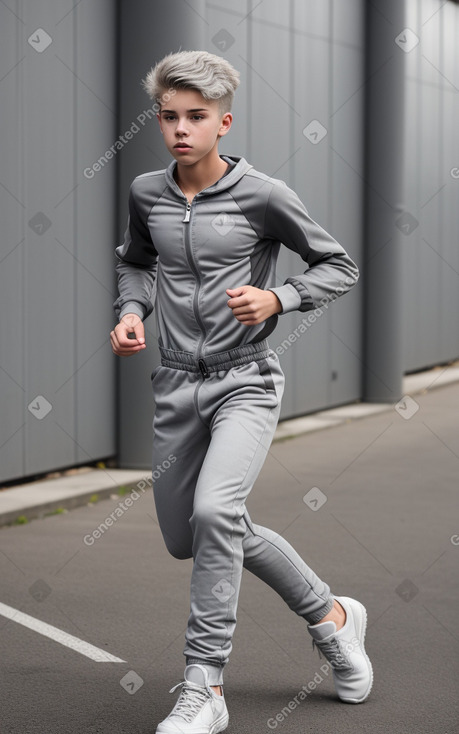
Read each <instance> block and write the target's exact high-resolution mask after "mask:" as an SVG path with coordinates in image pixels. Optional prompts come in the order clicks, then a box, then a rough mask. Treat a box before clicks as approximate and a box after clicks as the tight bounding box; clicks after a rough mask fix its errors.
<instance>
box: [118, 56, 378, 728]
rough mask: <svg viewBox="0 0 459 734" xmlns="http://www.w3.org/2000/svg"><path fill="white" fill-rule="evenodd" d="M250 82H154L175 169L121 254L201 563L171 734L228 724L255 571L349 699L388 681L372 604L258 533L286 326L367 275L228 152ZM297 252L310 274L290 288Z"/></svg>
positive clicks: (156, 454) (173, 472) (157, 486)
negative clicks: (149, 346) (280, 269)
mask: <svg viewBox="0 0 459 734" xmlns="http://www.w3.org/2000/svg"><path fill="white" fill-rule="evenodd" d="M238 85H239V72H237V71H236V70H235V69H234V68H233V67H232V66H231V64H229V63H228V61H226V60H225V59H223V58H221V57H219V56H215V55H213V54H210V53H207V52H205V51H182V52H179V53H173V54H169V55H167V56H166V57H164V58H163V59H162V60H161V61H160V62H159V63H158V64H156V66H155V67H154V68H152V69H151V71H150V72H149V73H148V75H147V76H146V79H145V80H144V87H145V89H146V91H147V92H148V94H149V95H150V96H151V98H152V99H154V100H155V101H156V102H157V103H158V105H159V107H158V109H159V112H158V114H157V118H158V121H159V126H160V129H161V133H162V134H163V136H164V143H165V145H166V148H167V150H168V151H169V153H170V154H171V155H172V157H173V159H174V160H173V161H172V162H171V163H170V164H169V165H168V167H167V168H166V169H163V170H159V171H153V172H151V173H145V174H143V175H140V176H137V177H136V178H135V179H134V181H133V183H132V185H131V189H130V197H129V219H128V226H127V230H126V233H125V237H124V243H123V244H122V245H120V246H119V247H117V248H116V255H117V257H118V263H117V265H116V270H117V273H118V287H119V297H118V298H117V300H116V301H115V303H114V309H115V313H116V315H117V317H118V318H119V323H118V324H117V326H116V327H115V328H114V330H113V331H112V332H111V334H110V337H111V343H112V348H113V351H114V353H115V354H117V355H120V356H130V355H132V354H136V353H137V352H139V351H141V350H142V349H145V332H144V326H143V322H144V320H145V319H146V318H147V317H148V316H149V315H150V313H151V312H152V311H153V304H152V300H151V296H152V292H153V286H156V297H155V313H156V320H157V326H158V333H159V339H158V345H159V350H160V355H161V363H160V364H159V365H158V366H157V367H156V368H155V369H154V370H153V373H152V375H151V380H152V387H153V392H154V397H155V402H156V410H155V416H154V420H153V428H154V440H153V466H156V465H158V464H159V465H162V464H163V462H164V461H165V460H166V459H168V461H167V465H168V468H167V470H164V471H163V472H161V475H160V477H159V478H158V479H156V480H155V482H154V485H153V491H154V499H155V506H156V511H157V516H158V522H159V525H160V528H161V532H162V535H163V538H164V542H165V544H166V547H167V549H168V551H169V552H170V553H171V554H172V555H173V556H174V557H176V558H191V557H192V558H193V570H192V574H191V591H190V595H191V599H190V615H189V619H188V627H187V631H186V635H185V639H186V644H185V649H184V655H185V656H186V667H185V674H184V678H185V680H184V681H182V682H181V683H178V684H177V685H176V686H174V688H173V689H172V690H171V692H172V691H174V690H175V689H176V688H177V687H178V686H182V689H181V692H180V695H179V698H178V700H177V702H176V704H175V706H174V708H173V709H172V711H171V713H170V715H169V716H168V717H166V718H165V719H164V720H163V721H161V722H160V723H159V725H158V727H157V729H156V731H157V733H158V734H177V733H178V732H180V733H181V734H186V733H187V734H216V732H221V731H223V730H224V729H225V728H226V727H227V725H228V711H227V708H226V702H225V697H224V694H223V688H222V686H223V668H224V666H225V665H226V664H227V662H228V659H229V655H230V652H231V649H232V642H231V640H232V636H233V633H234V629H235V625H236V609H237V601H238V595H239V588H240V582H241V574H242V569H243V567H244V568H247V569H248V570H249V571H251V572H252V573H254V574H255V575H256V576H258V577H259V578H260V579H263V581H265V582H266V583H267V584H269V585H270V586H271V587H272V588H273V589H274V590H275V591H276V592H277V593H278V594H280V596H281V597H282V598H283V599H284V600H285V602H286V603H287V604H288V606H289V607H290V609H292V611H294V612H295V613H296V614H298V615H300V616H302V617H304V618H305V619H306V621H307V622H308V630H309V632H310V634H311V636H312V638H313V641H314V644H315V645H317V647H318V648H319V650H320V651H321V652H322V653H323V654H324V656H325V657H326V658H327V659H328V661H329V662H330V665H331V666H332V668H333V678H334V682H335V687H336V690H337V694H338V696H339V698H340V699H341V700H342V701H346V702H351V703H360V702H362V701H364V700H365V699H366V698H367V696H368V694H369V692H370V689H371V686H372V678H373V674H372V669H371V663H370V661H369V659H368V656H367V655H366V652H365V649H364V638H365V630H366V611H365V608H364V606H363V605H362V604H361V603H360V602H358V601H356V600H354V599H351V598H349V597H340V596H334V595H332V594H331V592H330V588H329V586H327V584H326V583H325V582H324V581H322V580H320V579H319V578H318V577H317V575H316V574H315V573H314V571H312V569H310V568H309V567H308V566H307V565H306V563H305V562H304V560H303V559H302V558H301V557H300V556H299V555H298V553H297V552H296V551H295V550H294V549H293V548H292V546H291V545H290V544H289V543H288V542H287V541H286V540H285V539H284V538H282V537H281V536H279V535H278V534H277V533H275V532H273V531H272V530H269V529H268V528H264V527H261V526H259V525H255V524H254V523H253V522H252V520H251V518H250V516H249V514H248V512H247V509H246V506H245V502H246V500H247V497H248V495H249V492H250V490H251V489H252V486H253V484H254V482H255V480H256V478H257V476H258V474H259V472H260V469H261V467H262V465H263V462H264V460H265V458H266V454H267V451H268V449H269V446H270V444H271V440H272V437H273V434H274V431H275V428H276V424H277V421H278V417H279V412H280V402H281V398H282V395H283V391H284V379H285V378H284V374H283V372H282V369H281V367H280V364H279V360H278V357H277V355H276V353H275V352H274V351H273V350H272V349H271V348H270V347H269V344H268V341H267V337H268V336H269V335H270V334H271V333H272V331H273V330H274V328H275V326H276V323H277V320H278V317H279V315H282V314H285V313H289V312H291V311H300V312H305V311H310V310H312V309H316V308H318V307H321V306H325V305H328V304H329V303H330V302H331V301H332V300H334V299H335V298H336V297H337V296H338V295H342V294H343V293H345V292H347V291H348V290H349V289H350V288H351V287H352V285H353V284H354V283H355V282H356V281H357V279H358V272H359V271H358V268H357V266H356V264H355V263H354V262H353V261H352V260H351V258H350V257H349V255H348V254H347V253H346V251H345V250H344V249H343V247H342V246H341V245H340V244H338V242H336V240H334V239H333V237H331V235H329V234H328V233H327V232H326V231H325V230H323V229H322V228H321V227H320V226H319V225H318V224H317V223H316V222H314V221H313V220H312V219H311V218H310V217H309V215H308V213H307V211H306V209H305V207H304V205H303V204H302V202H301V201H300V199H299V198H298V196H297V195H296V194H295V193H294V191H293V190H292V189H290V188H289V187H288V186H287V185H286V184H285V183H284V182H283V181H281V180H279V179H274V178H271V177H270V176H268V175H266V174H264V173H260V172H259V171H257V170H255V169H254V168H253V166H251V165H250V164H249V163H248V162H247V161H246V160H245V159H244V158H243V157H240V156H236V155H221V156H220V155H219V153H218V144H219V140H220V138H222V137H223V136H224V135H226V134H227V133H228V132H229V130H230V128H231V123H232V119H233V118H232V114H231V112H230V110H231V106H232V101H233V97H234V92H235V90H236V88H237V86H238ZM281 243H283V244H284V245H286V246H287V247H288V248H290V249H291V250H293V251H294V252H297V253H299V255H300V256H301V258H302V259H303V260H304V262H306V263H307V266H308V267H307V269H306V271H305V272H304V273H301V274H299V275H294V276H292V277H289V278H287V279H286V281H285V283H284V284H283V285H280V286H279V285H278V286H276V274H275V269H276V260H277V257H278V253H279V249H280V245H281ZM129 334H131V337H129ZM132 337H134V338H132ZM171 455H172V456H173V461H171V460H170V458H171Z"/></svg>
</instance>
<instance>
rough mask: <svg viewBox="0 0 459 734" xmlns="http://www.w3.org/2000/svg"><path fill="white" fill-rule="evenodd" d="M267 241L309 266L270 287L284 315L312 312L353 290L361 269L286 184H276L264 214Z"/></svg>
mask: <svg viewBox="0 0 459 734" xmlns="http://www.w3.org/2000/svg"><path fill="white" fill-rule="evenodd" d="M264 236H265V237H266V238H268V239H274V240H277V241H279V242H282V243H283V244H284V245H286V246H287V247H288V248H289V249H290V250H293V252H297V253H298V254H299V255H300V256H301V258H302V259H303V260H304V262H305V263H307V265H308V267H307V269H306V270H305V271H304V272H303V273H301V274H300V275H294V276H292V277H289V278H287V279H286V280H285V282H284V284H283V285H281V286H279V287H275V288H269V289H268V290H270V291H273V293H275V294H276V296H277V297H278V299H279V300H280V302H281V304H282V312H281V314H282V313H288V312H289V311H311V310H312V309H314V308H317V307H318V306H321V305H324V304H325V303H327V302H328V301H331V300H334V299H335V298H337V297H338V296H341V295H343V294H344V293H346V292H347V291H348V290H350V289H351V288H352V286H353V285H355V283H357V280H358V278H359V269H358V267H357V265H356V264H355V263H354V262H353V260H351V258H350V257H349V255H348V254H347V252H346V251H345V250H344V248H343V247H342V246H341V245H340V244H338V242H337V241H336V240H335V239H333V237H332V236H331V235H330V234H328V232H326V231H325V230H324V229H322V227H320V225H319V224H317V223H316V222H314V220H313V219H311V217H310V216H309V214H308V212H307V210H306V208H305V206H304V204H303V203H302V202H301V200H300V199H299V197H298V195H297V194H296V193H295V192H294V191H293V190H292V189H290V188H289V187H288V186H287V185H286V184H285V182H284V181H281V180H279V181H276V184H275V185H274V186H273V188H272V190H271V192H270V195H269V199H268V203H267V206H266V212H265V233H264Z"/></svg>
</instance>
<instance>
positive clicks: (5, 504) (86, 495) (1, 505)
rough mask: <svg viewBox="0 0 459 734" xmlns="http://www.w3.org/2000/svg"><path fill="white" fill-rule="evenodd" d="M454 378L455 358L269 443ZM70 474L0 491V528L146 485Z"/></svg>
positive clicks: (97, 473) (142, 477) (131, 477)
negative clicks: (383, 396) (391, 392)
mask: <svg viewBox="0 0 459 734" xmlns="http://www.w3.org/2000/svg"><path fill="white" fill-rule="evenodd" d="M454 382H459V362H455V363H453V364H450V365H447V366H443V367H435V368H433V369H431V370H426V371H424V372H419V373H416V374H414V375H408V376H406V377H405V378H404V380H403V393H404V394H403V397H402V399H401V400H400V401H399V402H398V403H394V404H392V403H350V404H348V405H343V406H339V407H336V408H331V409H330V410H322V411H318V412H317V413H314V414H312V415H308V416H305V417H300V418H295V419H293V420H287V421H281V422H280V423H279V424H278V427H277V430H276V433H275V436H274V439H273V443H275V442H277V441H284V440H286V439H290V438H295V437H296V436H302V435H304V434H306V433H310V432H311V431H320V430H324V429H325V428H333V427H335V426H339V425H342V424H343V423H350V422H351V421H354V420H361V419H363V418H367V417H369V416H372V415H376V414H378V413H381V412H384V411H390V410H397V409H399V410H400V411H401V410H402V409H403V404H404V402H405V401H406V399H407V398H411V396H412V395H416V394H425V393H427V392H429V391H430V390H432V389H436V388H438V387H443V386H446V385H450V384H451V383H454ZM71 472H72V473H71V475H70V476H68V475H67V476H66V475H63V476H58V477H56V478H53V479H44V480H39V481H37V482H29V483H28V484H22V485H17V486H14V487H11V488H9V489H4V490H2V491H0V527H2V526H6V525H17V524H21V519H20V518H22V522H28V521H29V520H33V519H36V518H42V517H45V516H46V515H49V514H54V513H56V511H64V512H65V511H67V510H71V509H74V508H75V507H81V506H83V505H87V504H88V503H90V501H91V500H92V499H93V500H94V501H98V500H101V499H106V498H108V497H111V496H112V495H117V494H120V499H121V498H122V496H121V493H120V490H121V489H122V488H124V490H123V491H124V492H125V493H126V494H127V493H128V492H129V491H132V489H134V488H135V487H136V486H137V485H138V483H139V482H142V481H143V482H144V483H145V484H150V486H151V473H150V470H149V469H143V470H140V469H139V470H129V469H109V468H107V469H105V468H104V469H92V468H90V467H81V468H80V469H75V470H71ZM142 486H144V485H141V487H142ZM18 518H19V522H18Z"/></svg>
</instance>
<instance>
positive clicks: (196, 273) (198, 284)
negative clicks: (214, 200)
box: [182, 194, 209, 379]
mask: <svg viewBox="0 0 459 734" xmlns="http://www.w3.org/2000/svg"><path fill="white" fill-rule="evenodd" d="M198 195H199V194H197V195H196V196H198ZM195 198H196V197H195ZM191 207H192V204H190V202H189V201H187V207H186V215H185V219H183V220H182V222H189V221H190V217H191ZM185 252H186V256H187V260H188V264H189V266H190V268H191V270H192V271H193V274H194V277H195V279H196V287H195V292H194V298H193V311H194V315H195V317H196V321H197V322H198V325H199V328H200V329H201V336H200V338H199V341H198V344H197V347H196V352H195V358H197V357H198V354H199V351H200V349H201V346H202V343H203V341H204V338H205V333H206V330H205V327H204V323H203V321H202V319H201V316H200V314H199V307H198V299H199V291H200V287H201V277H200V275H199V270H198V268H197V266H196V262H195V259H194V256H193V251H192V249H191V231H190V228H189V227H186V229H185ZM201 363H202V364H203V365H204V370H203V367H202V366H201ZM198 364H199V369H200V370H201V374H202V376H203V378H204V379H205V378H206V377H209V372H208V370H207V366H206V363H205V362H204V360H203V359H200V360H199V361H198Z"/></svg>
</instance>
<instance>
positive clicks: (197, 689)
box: [169, 680, 211, 723]
mask: <svg viewBox="0 0 459 734" xmlns="http://www.w3.org/2000/svg"><path fill="white" fill-rule="evenodd" d="M179 686H183V688H182V690H181V691H180V696H179V697H178V700H177V703H176V704H175V706H174V711H173V714H172V715H173V716H181V717H182V719H184V720H185V721H186V722H187V723H190V721H192V720H193V719H194V717H195V716H196V715H197V714H198V713H199V711H200V710H201V708H202V707H203V705H204V704H205V703H206V701H207V700H208V699H209V698H211V694H210V693H209V691H208V690H207V688H203V687H202V686H198V685H194V684H193V683H190V682H189V681H186V680H182V681H181V682H180V683H177V685H176V686H174V687H173V688H171V690H170V691H169V693H173V692H174V691H175V690H176V689H177V688H178V687H179Z"/></svg>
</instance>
